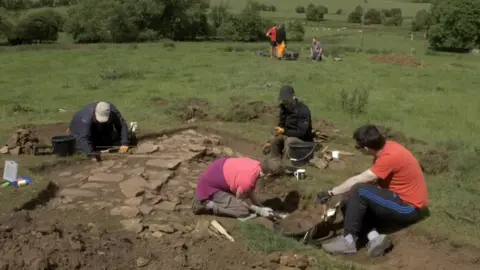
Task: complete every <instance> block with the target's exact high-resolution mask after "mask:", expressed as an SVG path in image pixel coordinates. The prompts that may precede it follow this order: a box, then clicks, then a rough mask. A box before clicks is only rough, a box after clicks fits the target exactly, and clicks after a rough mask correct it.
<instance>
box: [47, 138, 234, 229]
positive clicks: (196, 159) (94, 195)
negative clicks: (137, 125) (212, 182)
mask: <svg viewBox="0 0 480 270" xmlns="http://www.w3.org/2000/svg"><path fill="white" fill-rule="evenodd" d="M220 141H221V137H219V136H216V135H203V134H200V133H198V132H196V131H195V130H186V131H183V132H180V133H177V134H175V135H172V136H162V137H159V138H157V139H154V140H150V141H147V142H142V143H140V145H139V146H138V147H137V148H136V150H134V151H133V154H132V155H128V156H126V157H125V158H121V159H116V160H106V161H103V162H102V163H101V164H94V165H90V164H89V165H86V166H85V169H84V170H83V171H81V172H77V173H73V172H71V171H68V170H65V171H63V172H60V174H57V175H58V176H61V183H60V184H59V185H60V186H61V187H63V189H61V190H60V192H59V197H57V198H56V199H54V200H52V201H51V202H50V206H51V207H56V208H58V209H65V210H69V209H78V208H79V207H80V208H82V207H83V208H84V209H85V210H87V211H90V210H99V209H100V210H101V209H105V211H106V212H107V213H108V214H110V215H112V216H120V217H121V219H122V220H121V222H120V223H121V224H122V225H123V227H124V228H125V229H126V230H129V231H133V232H135V233H138V234H141V235H142V236H144V237H161V236H162V235H163V234H170V233H174V232H176V231H183V232H188V231H192V230H193V228H191V227H188V226H183V225H181V224H180V223H178V222H177V223H171V222H170V221H175V220H179V218H181V219H183V217H188V216H193V213H192V212H191V207H190V205H191V201H192V199H193V196H194V192H195V187H196V185H197V179H198V176H199V175H200V173H201V172H202V171H203V169H205V168H206V166H207V165H208V163H207V162H205V161H202V160H200V158H202V159H205V158H210V160H213V159H214V158H216V157H218V156H219V155H220V156H231V155H235V156H241V155H240V154H238V153H234V152H233V151H232V149H230V148H228V147H223V146H220V145H219V142H220ZM166 221H168V222H170V224H166ZM168 222H167V223H168ZM160 223H161V224H160ZM147 227H148V228H149V229H148V230H147V229H145V228H147Z"/></svg>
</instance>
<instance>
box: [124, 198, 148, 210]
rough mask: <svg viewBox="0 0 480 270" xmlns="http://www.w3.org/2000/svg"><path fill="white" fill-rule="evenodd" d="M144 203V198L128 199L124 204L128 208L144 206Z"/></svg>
mask: <svg viewBox="0 0 480 270" xmlns="http://www.w3.org/2000/svg"><path fill="white" fill-rule="evenodd" d="M142 201H143V198H142V197H133V198H129V199H126V200H125V201H123V203H124V204H125V205H128V206H139V205H141V204H142ZM139 210H140V209H139ZM140 212H141V210H140Z"/></svg>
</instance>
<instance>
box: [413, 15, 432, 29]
mask: <svg viewBox="0 0 480 270" xmlns="http://www.w3.org/2000/svg"><path fill="white" fill-rule="evenodd" d="M430 24H431V18H430V13H429V12H428V11H427V10H425V9H421V10H419V11H417V14H416V15H415V19H414V20H413V21H412V24H411V27H410V28H411V30H412V31H413V32H418V31H425V30H428V28H429V27H430Z"/></svg>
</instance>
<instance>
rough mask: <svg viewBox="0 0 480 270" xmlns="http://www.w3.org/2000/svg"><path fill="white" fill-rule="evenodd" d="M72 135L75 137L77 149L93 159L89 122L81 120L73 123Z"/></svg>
mask: <svg viewBox="0 0 480 270" xmlns="http://www.w3.org/2000/svg"><path fill="white" fill-rule="evenodd" d="M75 124H76V126H75V129H74V131H75V132H74V134H75V135H76V136H77V148H78V150H80V151H81V152H82V153H84V154H85V155H87V156H88V157H90V158H92V157H94V154H93V146H92V142H91V132H90V128H91V121H88V120H86V119H81V121H80V123H78V122H77V123H75Z"/></svg>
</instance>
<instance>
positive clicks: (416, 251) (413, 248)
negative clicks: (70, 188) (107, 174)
mask: <svg viewBox="0 0 480 270" xmlns="http://www.w3.org/2000/svg"><path fill="white" fill-rule="evenodd" d="M188 129H194V130H197V131H203V132H207V133H214V134H218V135H220V136H222V140H221V143H222V145H223V146H227V147H230V148H232V149H242V154H247V155H250V156H252V157H259V156H260V155H261V154H260V153H261V151H260V146H259V145H258V143H256V142H254V141H252V140H248V139H245V138H242V137H240V136H238V135H236V134H232V133H229V132H224V131H220V130H216V129H213V128H203V127H198V126H197V125H187V126H182V127H179V128H173V129H164V130H161V131H159V132H156V133H149V134H145V135H142V136H139V137H138V140H139V141H142V140H148V139H152V138H157V137H161V136H163V135H167V136H169V135H173V134H175V133H177V132H182V131H185V130H188ZM117 158H118V157H117ZM117 158H113V159H117ZM73 162H76V163H77V164H78V163H80V162H79V161H73V160H53V161H51V162H46V163H43V164H42V163H41V164H40V165H38V166H34V167H27V168H29V169H30V170H32V171H33V172H35V173H38V174H41V173H42V172H44V171H46V170H51V169H53V168H56V167H57V168H58V167H65V166H68V165H70V164H72V163H73ZM57 189H58V188H57V186H56V185H55V184H54V183H53V182H49V183H48V185H46V188H45V189H44V190H43V191H41V192H40V193H38V196H36V198H34V199H32V200H31V201H29V202H27V203H25V204H24V205H23V206H22V207H19V208H18V209H15V210H16V211H19V210H33V209H34V208H35V207H36V206H38V205H41V204H45V203H47V202H48V201H49V200H50V199H51V198H53V197H54V196H55V195H56V192H57ZM393 236H394V244H395V248H394V251H393V252H392V253H391V254H388V255H387V256H385V257H381V258H378V259H375V260H371V259H369V258H368V257H366V256H365V254H363V253H365V252H364V250H363V249H362V250H360V251H359V254H358V255H356V256H350V257H348V258H347V260H348V261H350V262H353V263H354V264H357V265H358V266H360V267H368V269H388V268H393V269H399V268H405V267H407V269H432V270H433V269H450V268H452V267H455V268H456V269H477V267H476V265H477V264H478V262H480V251H479V249H478V248H474V247H467V246H461V247H458V246H453V245H451V244H450V242H449V241H444V242H438V241H437V242H435V241H433V240H431V239H430V238H429V237H427V236H421V235H418V234H416V233H413V232H412V230H411V229H408V228H407V229H404V230H401V231H399V232H396V233H394V234H393ZM412 260H414V261H412Z"/></svg>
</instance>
